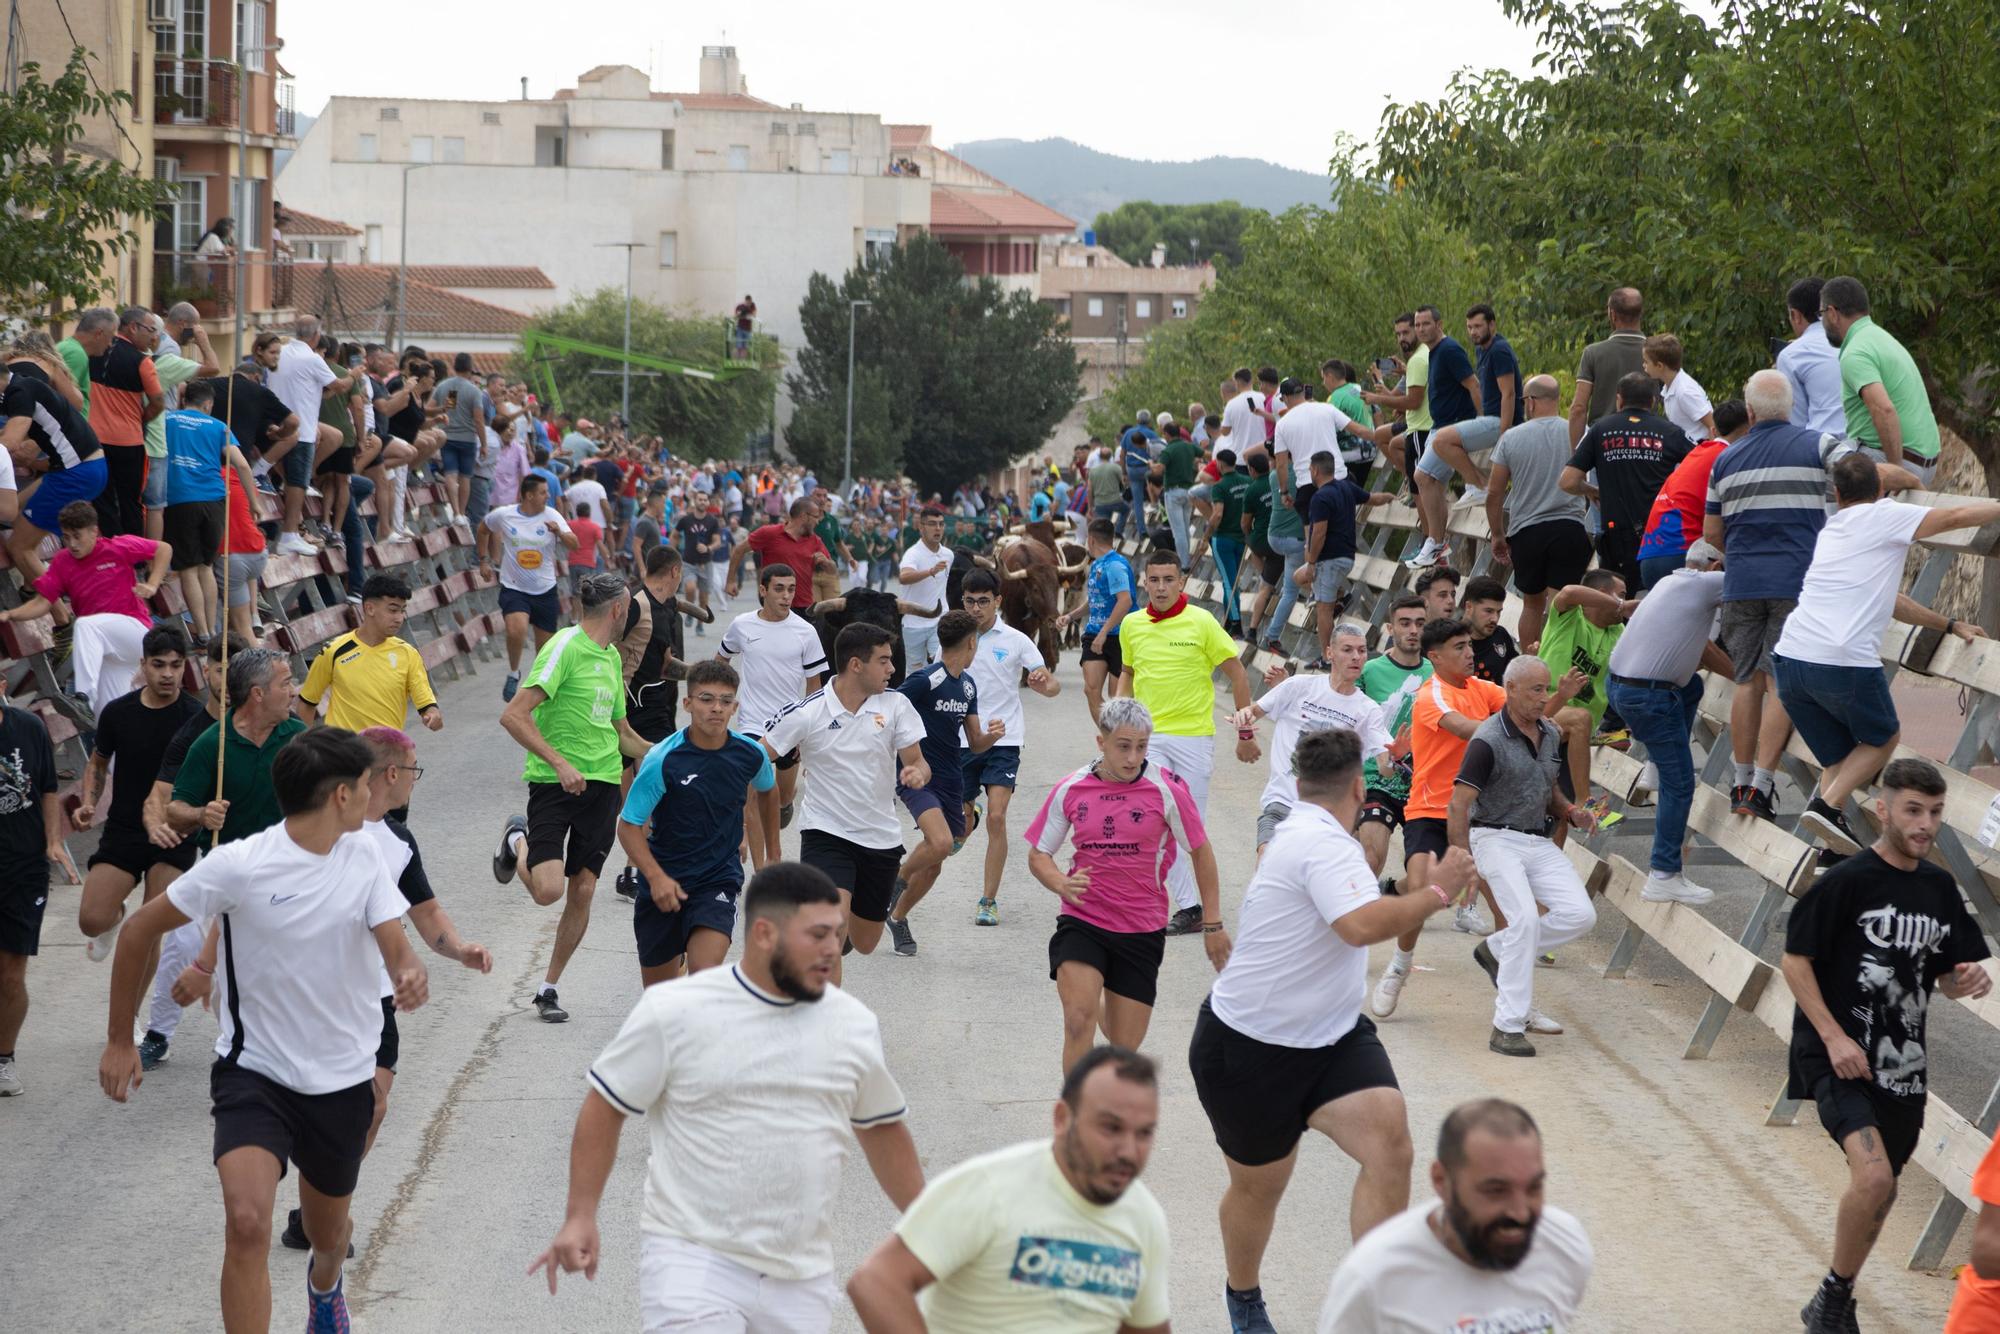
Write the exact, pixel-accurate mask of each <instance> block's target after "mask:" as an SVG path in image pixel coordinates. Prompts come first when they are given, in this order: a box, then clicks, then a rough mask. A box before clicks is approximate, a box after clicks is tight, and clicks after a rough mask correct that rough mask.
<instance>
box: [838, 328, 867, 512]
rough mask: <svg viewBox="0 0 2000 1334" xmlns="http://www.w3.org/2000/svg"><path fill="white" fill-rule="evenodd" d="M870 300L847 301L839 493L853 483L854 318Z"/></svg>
mask: <svg viewBox="0 0 2000 1334" xmlns="http://www.w3.org/2000/svg"><path fill="white" fill-rule="evenodd" d="M874 304H875V303H874V302H872V301H859V300H856V301H849V302H848V303H847V452H846V454H845V455H844V456H843V458H842V462H841V465H840V494H841V496H842V497H843V498H845V497H846V495H847V488H848V487H850V486H852V485H853V484H854V319H855V316H857V315H858V314H860V312H861V308H862V307H863V306H872V305H874Z"/></svg>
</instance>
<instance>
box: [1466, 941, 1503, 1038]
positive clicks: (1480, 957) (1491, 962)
mask: <svg viewBox="0 0 2000 1334" xmlns="http://www.w3.org/2000/svg"><path fill="white" fill-rule="evenodd" d="M1472 961H1473V962H1474V963H1476V964H1478V965H1479V966H1480V967H1481V968H1484V969H1485V970H1486V976H1488V977H1489V978H1491V979H1493V985H1494V986H1496V987H1497V986H1499V985H1500V960H1498V959H1497V958H1495V957H1494V956H1493V947H1492V946H1491V945H1489V944H1487V943H1486V942H1485V941H1483V940H1482V941H1480V942H1479V943H1478V944H1477V945H1474V946H1473V947H1472ZM1494 1031H1495V1032H1496V1033H1497V1032H1498V1031H1499V1030H1498V1029H1495V1030H1494Z"/></svg>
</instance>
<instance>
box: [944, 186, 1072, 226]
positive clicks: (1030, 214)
mask: <svg viewBox="0 0 2000 1334" xmlns="http://www.w3.org/2000/svg"><path fill="white" fill-rule="evenodd" d="M931 230H932V231H943V232H951V231H980V232H998V231H1006V232H1073V231H1075V230H1076V220H1075V219H1074V218H1067V217H1064V216H1063V215H1062V214H1060V213H1058V212H1056V211H1055V210H1054V209H1052V208H1050V207H1048V206H1047V205H1045V204H1038V203H1036V202H1035V201H1034V200H1032V199H1030V198H1028V196H1026V195H1024V194H1022V193H1021V192H1020V191H1019V190H1009V191H1007V192H1006V193H1005V194H1000V193H985V192H979V191H972V190H954V189H951V188H950V187H948V186H943V185H933V186H932V187H931Z"/></svg>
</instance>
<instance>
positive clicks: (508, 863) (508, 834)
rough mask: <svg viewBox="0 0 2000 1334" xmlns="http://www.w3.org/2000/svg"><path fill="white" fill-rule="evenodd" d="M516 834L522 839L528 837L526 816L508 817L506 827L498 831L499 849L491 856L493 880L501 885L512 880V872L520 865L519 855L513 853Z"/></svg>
mask: <svg viewBox="0 0 2000 1334" xmlns="http://www.w3.org/2000/svg"><path fill="white" fill-rule="evenodd" d="M516 833H519V834H520V835H521V837H522V838H524V839H525V838H526V837H527V836H528V817H527V816H525V815H510V816H508V817H507V827H506V828H505V829H503V830H501V831H500V848H499V851H497V852H495V853H494V854H493V878H494V879H495V880H498V881H499V882H500V883H501V884H503V885H504V884H506V883H507V882H508V881H509V880H512V879H513V878H514V872H515V871H516V870H517V869H519V867H520V865H521V854H519V853H518V852H515V851H514V835H515V834H516Z"/></svg>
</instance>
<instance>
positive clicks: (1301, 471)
mask: <svg viewBox="0 0 2000 1334" xmlns="http://www.w3.org/2000/svg"><path fill="white" fill-rule="evenodd" d="M1351 424H1352V420H1351V419H1350V418H1349V417H1348V415H1347V414H1346V413H1344V412H1342V411H1341V410H1340V409H1339V408H1336V407H1335V406H1333V404H1331V403H1315V402H1312V401H1310V400H1307V401H1306V402H1302V403H1294V404H1293V405H1292V406H1291V407H1289V408H1287V409H1285V415H1284V416H1282V417H1280V418H1278V432H1277V435H1276V436H1275V437H1273V439H1272V442H1271V449H1272V452H1273V453H1278V454H1290V455H1291V456H1292V476H1293V477H1295V478H1300V477H1305V476H1307V475H1308V474H1309V473H1310V472H1311V465H1312V456H1313V455H1315V454H1317V453H1319V452H1321V451H1322V450H1324V451H1325V452H1326V453H1329V454H1331V455H1333V475H1334V476H1335V477H1345V476H1347V462H1346V460H1344V459H1342V458H1341V457H1340V433H1341V432H1342V431H1344V430H1346V429H1347V428H1348V426H1349V425H1351Z"/></svg>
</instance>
